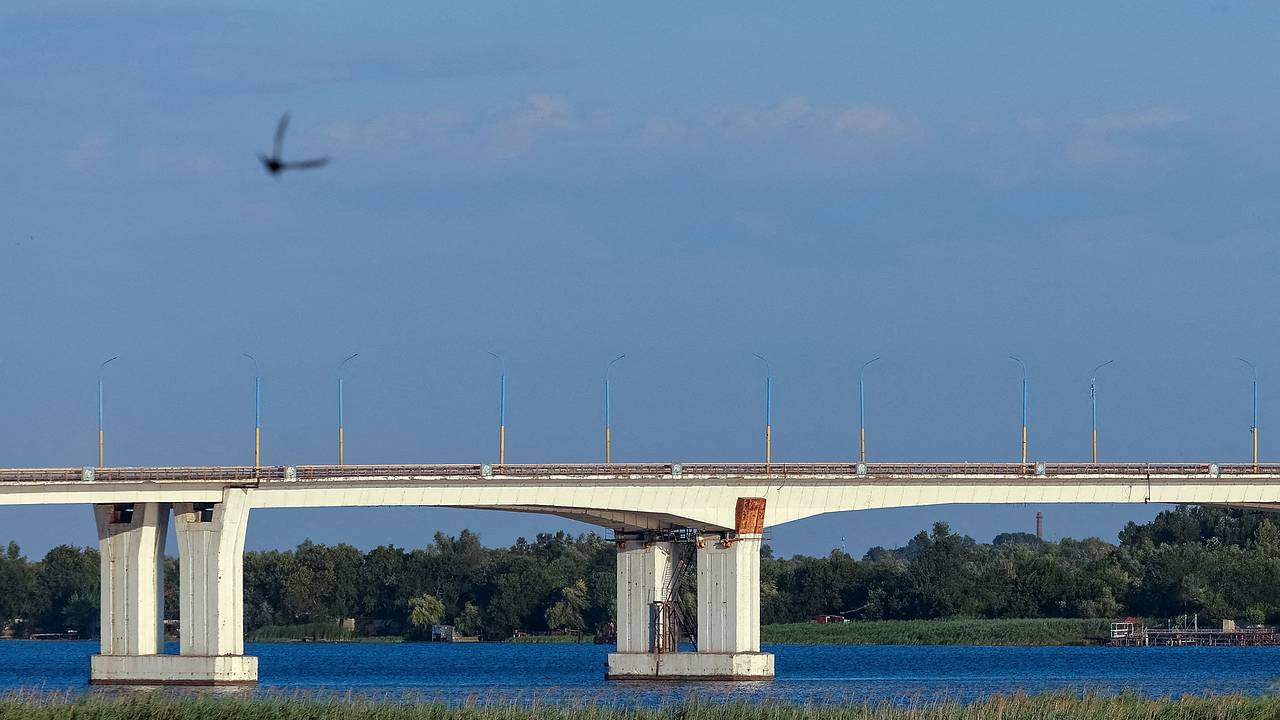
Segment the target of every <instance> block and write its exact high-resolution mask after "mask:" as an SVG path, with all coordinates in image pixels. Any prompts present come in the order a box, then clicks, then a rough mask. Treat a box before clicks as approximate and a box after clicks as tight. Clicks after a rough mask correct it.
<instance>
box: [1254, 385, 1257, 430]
mask: <svg viewBox="0 0 1280 720" xmlns="http://www.w3.org/2000/svg"><path fill="white" fill-rule="evenodd" d="M1253 429H1254V430H1257V429H1258V381H1257V380H1254V381H1253Z"/></svg>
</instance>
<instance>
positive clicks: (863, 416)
mask: <svg viewBox="0 0 1280 720" xmlns="http://www.w3.org/2000/svg"><path fill="white" fill-rule="evenodd" d="M866 426H867V396H866V392H865V391H864V390H863V387H862V378H858V427H859V428H865V427H866Z"/></svg>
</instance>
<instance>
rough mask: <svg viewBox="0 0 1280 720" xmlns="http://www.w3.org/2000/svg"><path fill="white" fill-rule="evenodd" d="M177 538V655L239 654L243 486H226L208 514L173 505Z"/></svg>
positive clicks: (190, 505) (244, 516)
mask: <svg viewBox="0 0 1280 720" xmlns="http://www.w3.org/2000/svg"><path fill="white" fill-rule="evenodd" d="M173 511H174V521H175V529H176V530H177V533H176V534H177V537H178V564H179V568H180V572H181V578H182V579H181V581H180V586H179V610H178V613H179V617H180V618H181V621H182V622H181V627H180V628H179V632H178V637H179V646H180V652H181V654H182V655H192V656H210V655H243V654H244V538H245V531H246V529H247V526H248V523H249V503H248V491H247V490H244V489H243V488H227V489H226V490H225V491H223V497H222V502H219V503H216V504H214V506H213V513H212V517H211V518H210V519H209V520H208V521H203V520H202V518H201V511H200V507H199V506H198V505H195V504H193V503H178V504H177V505H175V506H174V508H173Z"/></svg>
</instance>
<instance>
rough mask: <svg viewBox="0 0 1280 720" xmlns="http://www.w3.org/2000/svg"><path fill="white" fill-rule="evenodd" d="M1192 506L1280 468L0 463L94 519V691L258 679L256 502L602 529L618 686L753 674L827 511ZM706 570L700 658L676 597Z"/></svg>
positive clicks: (19, 486)
mask: <svg viewBox="0 0 1280 720" xmlns="http://www.w3.org/2000/svg"><path fill="white" fill-rule="evenodd" d="M1092 502H1096V503H1147V502H1154V503H1196V504H1214V505H1223V506H1230V507H1247V508H1259V509H1280V465H1217V464H1169V463H1124V464H1087V465H1086V464H1059V463H1048V464H1046V463H1027V464H954V463H951V464H948V463H935V464H869V465H866V464H856V465H855V464H841V463H798V464H793V463H785V464H784V463H773V464H769V465H765V464H744V463H698V464H679V463H665V464H657V463H653V464H612V465H500V466H489V465H377V466H369V465H365V466H355V465H307V466H303V465H300V466H296V467H295V466H271V467H258V468H255V467H137V468H27V469H22V468H19V469H0V505H38V504H65V503H82V504H89V505H92V507H93V516H94V519H95V521H96V523H97V528H98V538H99V547H100V551H101V556H102V646H101V652H100V653H99V654H98V655H95V656H93V659H92V662H91V668H90V680H91V682H94V683H104V684H147V685H150V684H194V685H210V684H234V683H252V682H256V681H257V677H258V663H257V658H255V657H252V656H247V655H245V654H244V618H243V604H244V603H243V594H244V593H243V558H244V539H245V531H246V529H247V526H248V522H249V512H250V510H252V509H253V508H290V507H348V506H351V507H354V506H380V505H388V506H391V505H418V506H441V507H457V508H474V509H489V510H510V511H517V512H531V513H544V514H549V515H558V516H561V517H566V518H571V519H574V520H580V521H583V522H588V523H593V524H595V525H598V526H601V527H605V528H609V529H611V530H612V531H613V533H614V537H615V540H616V542H617V548H618V566H617V567H618V570H617V572H618V599H617V613H618V618H617V624H618V646H617V651H616V652H614V653H611V654H610V655H609V669H608V676H609V677H610V678H618V679H625V678H655V677H656V678H678V679H731V678H732V679H752V678H755V679H758V678H767V677H771V676H772V675H773V667H774V666H773V656H772V655H771V654H769V653H762V652H760V577H759V575H760V544H761V540H762V537H763V531H764V529H765V528H766V527H768V526H770V525H777V524H781V523H786V522H790V521H792V520H799V519H801V518H806V517H811V516H814V515H819V514H822V513H827V512H838V511H845V510H866V509H872V508H886V507H903V506H913V505H937V504H948V503H1092ZM171 516H172V522H174V524H175V531H176V536H177V538H178V560H179V565H180V569H181V578H182V581H181V587H180V600H179V603H180V608H179V612H180V617H181V626H180V643H179V646H180V650H179V654H178V655H165V654H163V630H162V620H163V611H162V604H163V600H162V598H163V557H164V546H165V541H166V536H167V534H168V524H169V522H170V521H171V520H170V517H171ZM692 568H696V573H697V601H696V604H697V651H696V652H678V651H677V649H678V648H677V647H676V640H677V637H676V635H677V633H676V630H675V628H674V624H675V622H676V621H675V618H674V615H673V607H672V605H671V604H670V603H671V601H672V600H673V598H674V590H675V587H674V586H675V584H676V582H677V581H678V577H679V576H680V574H681V573H683V572H684V571H685V570H688V569H692Z"/></svg>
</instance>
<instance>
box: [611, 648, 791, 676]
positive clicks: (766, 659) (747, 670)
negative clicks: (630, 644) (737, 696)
mask: <svg viewBox="0 0 1280 720" xmlns="http://www.w3.org/2000/svg"><path fill="white" fill-rule="evenodd" d="M606 677H607V678H608V679H610V680H772V679H773V654H772V653H764V652H754V653H746V652H744V653H703V652H678V653H665V654H661V655H657V654H654V653H620V652H619V653H610V654H609V670H608V674H607V675H606Z"/></svg>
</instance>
